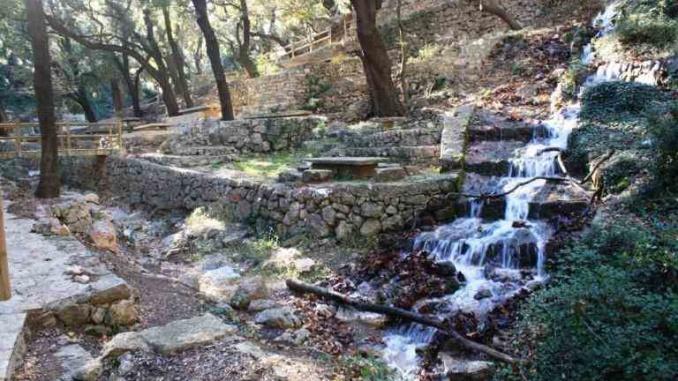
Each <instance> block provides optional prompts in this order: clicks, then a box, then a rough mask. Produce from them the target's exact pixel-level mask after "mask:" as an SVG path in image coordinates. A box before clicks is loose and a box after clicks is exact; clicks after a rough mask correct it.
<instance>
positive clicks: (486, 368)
mask: <svg viewBox="0 0 678 381" xmlns="http://www.w3.org/2000/svg"><path fill="white" fill-rule="evenodd" d="M439 358H440V360H441V362H442V364H443V369H444V372H445V377H447V379H449V380H455V381H487V380H491V379H492V376H493V374H494V364H493V363H491V362H489V361H471V360H462V359H458V358H454V357H452V356H450V355H448V354H447V353H441V354H440V355H439Z"/></svg>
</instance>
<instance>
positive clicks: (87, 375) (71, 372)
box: [54, 344, 102, 381]
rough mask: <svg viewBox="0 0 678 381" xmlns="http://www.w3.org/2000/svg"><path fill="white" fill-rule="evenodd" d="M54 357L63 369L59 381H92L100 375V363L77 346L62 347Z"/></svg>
mask: <svg viewBox="0 0 678 381" xmlns="http://www.w3.org/2000/svg"><path fill="white" fill-rule="evenodd" d="M54 355H55V356H56V358H57V359H59V360H60V361H61V368H62V369H63V374H62V375H61V377H60V378H59V381H71V380H79V381H94V380H96V379H97V378H98V377H99V376H100V375H101V371H102V368H101V363H99V362H98V361H96V360H94V358H93V357H92V355H91V354H89V352H87V351H86V350H85V349H84V348H83V347H81V346H80V345H78V344H71V345H67V346H65V347H62V348H60V349H59V350H58V351H57V352H56V353H54Z"/></svg>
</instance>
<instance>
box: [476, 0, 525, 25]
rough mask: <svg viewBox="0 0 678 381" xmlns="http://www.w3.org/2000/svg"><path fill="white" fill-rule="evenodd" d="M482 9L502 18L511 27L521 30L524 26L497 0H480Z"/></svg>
mask: <svg viewBox="0 0 678 381" xmlns="http://www.w3.org/2000/svg"><path fill="white" fill-rule="evenodd" d="M479 6H480V10H481V11H483V12H487V13H489V14H492V15H495V16H497V17H499V18H500V19H502V21H504V22H505V23H506V24H507V25H508V26H509V27H510V28H511V29H513V30H521V29H523V26H522V25H520V23H519V22H518V21H516V19H514V18H513V17H512V16H511V15H510V14H509V13H508V12H507V11H506V9H504V7H502V6H501V5H500V4H499V3H497V2H496V0H480V4H479Z"/></svg>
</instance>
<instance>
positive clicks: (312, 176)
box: [302, 169, 334, 183]
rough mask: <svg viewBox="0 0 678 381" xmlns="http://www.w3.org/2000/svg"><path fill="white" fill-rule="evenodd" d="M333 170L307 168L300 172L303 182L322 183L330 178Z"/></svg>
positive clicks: (332, 175)
mask: <svg viewBox="0 0 678 381" xmlns="http://www.w3.org/2000/svg"><path fill="white" fill-rule="evenodd" d="M333 177H334V172H333V171H331V170H329V169H307V170H305V171H304V173H303V174H302V180H303V182H305V183H322V182H326V181H330V180H332V178H333Z"/></svg>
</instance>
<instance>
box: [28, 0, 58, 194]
mask: <svg viewBox="0 0 678 381" xmlns="http://www.w3.org/2000/svg"><path fill="white" fill-rule="evenodd" d="M25 5H26V16H27V20H28V34H29V35H30V37H31V47H32V49H33V66H34V71H33V88H34V90H35V99H36V101H37V108H38V120H39V121H40V136H41V140H42V141H41V146H42V147H41V149H42V151H41V155H40V181H39V183H38V189H37V191H36V192H35V195H36V197H38V198H53V197H59V188H60V187H61V181H60V179H59V157H58V155H59V152H58V149H59V146H58V141H57V127H56V117H55V115H54V94H53V92H52V75H51V72H50V67H51V63H50V62H51V59H50V56H49V42H48V40H47V27H46V25H45V13H44V10H43V8H42V0H25Z"/></svg>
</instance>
